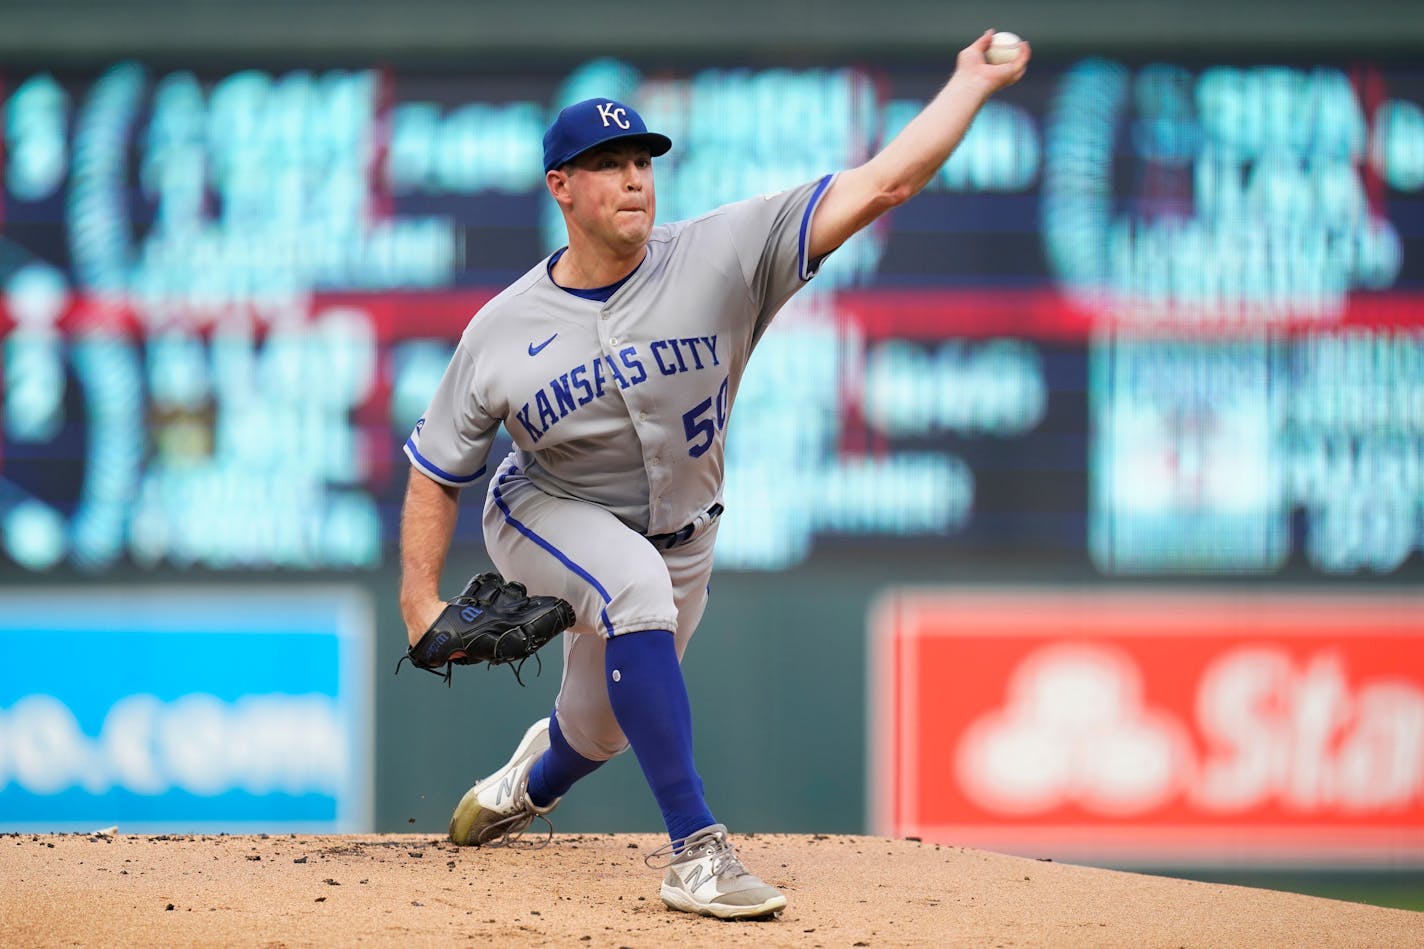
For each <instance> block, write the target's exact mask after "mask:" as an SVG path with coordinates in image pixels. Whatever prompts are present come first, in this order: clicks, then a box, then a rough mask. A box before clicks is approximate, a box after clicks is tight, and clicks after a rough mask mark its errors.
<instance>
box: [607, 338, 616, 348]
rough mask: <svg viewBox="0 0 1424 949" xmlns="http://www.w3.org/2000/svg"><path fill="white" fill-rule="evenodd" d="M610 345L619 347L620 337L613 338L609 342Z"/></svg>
mask: <svg viewBox="0 0 1424 949" xmlns="http://www.w3.org/2000/svg"><path fill="white" fill-rule="evenodd" d="M608 345H610V346H617V345H618V337H617V336H614V337H611V338H610V339H609V340H608Z"/></svg>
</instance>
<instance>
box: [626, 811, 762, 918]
mask: <svg viewBox="0 0 1424 949" xmlns="http://www.w3.org/2000/svg"><path fill="white" fill-rule="evenodd" d="M679 843H681V844H682V845H683V850H682V853H680V854H678V855H677V856H675V857H673V858H672V862H671V863H668V864H667V865H666V866H667V876H665V877H663V885H662V894H661V895H662V898H663V902H664V903H666V904H667V905H668V906H670V907H672V908H673V909H677V910H682V911H683V912H684V913H700V914H701V915H703V916H716V917H717V918H718V919H754V918H756V917H758V916H770V915H772V914H773V913H777V912H779V911H781V910H783V909H785V908H786V897H785V896H784V895H782V893H781V891H780V890H778V889H777V888H776V887H774V886H768V885H767V884H766V883H763V882H762V881H761V879H760V878H758V877H755V876H753V875H752V874H750V873H748V872H747V868H746V867H744V866H742V861H741V860H739V859H737V854H736V851H735V850H733V849H732V845H731V843H730V842H729V841H728V840H727V828H726V827H725V826H723V825H722V824H713V825H712V826H711V827H704V828H703V829H702V830H699V831H698V832H697V833H695V834H692V835H691V836H689V837H687V838H686V839H685V840H682V841H679ZM674 846H675V845H674V844H668V845H667V846H666V847H663V848H662V849H661V850H658V851H655V852H654V853H653V854H651V855H650V856H649V857H648V860H647V862H648V864H649V866H656V865H657V864H655V863H654V862H653V859H654V858H655V857H658V856H663V855H667V854H670V853H671V851H672V850H673V848H674Z"/></svg>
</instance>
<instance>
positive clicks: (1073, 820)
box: [869, 588, 1424, 866]
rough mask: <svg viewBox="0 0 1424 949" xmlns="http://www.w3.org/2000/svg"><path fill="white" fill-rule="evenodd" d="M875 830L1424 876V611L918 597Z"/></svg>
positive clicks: (895, 652)
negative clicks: (1409, 870)
mask: <svg viewBox="0 0 1424 949" xmlns="http://www.w3.org/2000/svg"><path fill="white" fill-rule="evenodd" d="M872 635H873V645H872V648H871V655H872V656H873V657H875V658H876V659H877V660H878V665H877V668H876V670H875V675H874V680H873V682H872V684H871V689H870V692H869V694H870V702H871V714H872V719H873V721H874V725H873V727H872V729H871V730H870V736H871V738H870V741H871V745H872V748H871V753H870V759H869V760H870V797H871V800H872V802H873V803H872V814H871V825H872V827H874V828H875V830H876V831H877V832H879V833H885V834H889V835H893V836H896V837H904V836H912V837H920V838H922V839H925V840H934V841H937V842H942V843H947V844H956V845H961V846H971V847H979V848H987V849H992V850H1000V851H1006V852H1014V853H1020V854H1023V855H1026V856H1035V857H1051V858H1055V859H1057V858H1064V857H1067V858H1073V859H1082V860H1114V861H1127V862H1139V863H1140V862H1161V861H1179V862H1187V863H1197V864H1201V863H1240V862H1255V863H1262V864H1270V863H1283V864H1289V863H1295V862H1324V863H1329V864H1332V865H1340V864H1355V865H1372V866H1393V865H1398V864H1409V865H1417V864H1421V863H1424V599H1421V598H1420V597H1418V596H1414V595H1400V596H1395V597H1388V596H1380V595H1378V594H1375V595H1372V596H1370V597H1363V596H1356V595H1350V594H1345V593H1341V594H1328V595H1313V594H1312V595H1304V594H1297V595H1294V596H1291V597H1289V598H1287V597H1283V596H1280V595H1262V594H1260V593H1249V594H1243V593H1240V592H1222V591H1219V590H1217V591H1211V592H1208V593H1199V592H1190V593H1185V592H1180V591H1173V592H1111V593H1105V592H1101V591H1097V592H1086V591H1078V592H1051V591H1035V592H1025V591H1024V590H1021V589H1010V588H1004V589H1002V590H998V591H975V592H968V593H962V594H961V593H948V592H943V593H941V592H927V591H926V592H922V591H902V592H899V593H896V594H894V595H891V596H889V597H887V598H886V599H884V600H883V601H882V602H881V603H880V605H879V607H878V610H877V612H876V614H875V616H874V619H873V634H872Z"/></svg>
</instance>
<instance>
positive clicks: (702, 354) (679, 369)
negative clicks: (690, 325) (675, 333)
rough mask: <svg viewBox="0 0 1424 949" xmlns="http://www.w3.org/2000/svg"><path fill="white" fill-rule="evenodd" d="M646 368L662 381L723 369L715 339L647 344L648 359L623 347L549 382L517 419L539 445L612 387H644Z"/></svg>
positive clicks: (689, 337)
mask: <svg viewBox="0 0 1424 949" xmlns="http://www.w3.org/2000/svg"><path fill="white" fill-rule="evenodd" d="M645 362H650V363H651V364H652V366H653V368H654V369H655V371H656V372H657V374H658V375H660V376H675V375H678V374H679V373H684V372H696V371H697V370H699V369H710V368H712V367H714V366H720V365H722V360H721V358H720V357H719V356H718V355H717V336H716V334H713V335H712V336H684V337H682V338H679V339H655V340H653V341H652V342H651V343H649V344H648V346H647V353H646V355H644V353H642V352H640V351H639V348H638V347H637V346H624V347H623V348H622V349H620V350H618V355H617V356H616V357H614V356H610V355H602V356H599V357H598V358H597V359H594V360H592V361H591V362H586V363H583V364H582V365H578V366H575V367H573V368H572V369H570V370H569V371H568V372H565V373H562V374H560V375H559V376H558V377H557V378H554V379H550V380H549V381H548V383H546V384H545V385H544V386H543V387H542V388H540V389H539V391H537V392H535V393H534V398H533V399H532V400H530V401H528V402H525V403H524V405H523V407H522V408H520V409H519V410H517V411H516V412H515V413H514V417H515V419H517V420H518V422H519V424H520V425H521V426H522V427H523V428H524V430H525V431H526V432H528V433H529V437H530V438H531V439H533V440H534V441H535V442H538V441H539V440H540V439H541V438H543V437H544V435H545V433H547V432H548V431H549V429H551V428H553V427H554V426H555V425H557V424H558V423H559V422H560V421H562V420H563V419H564V418H567V417H568V416H569V414H571V413H573V412H576V411H578V409H580V408H581V407H583V406H585V405H588V404H589V403H590V402H592V401H593V400H594V399H598V398H602V397H603V394H604V393H605V392H607V391H608V388H609V386H611V385H616V386H618V388H620V389H631V388H632V387H633V386H636V385H641V384H642V383H644V382H646V381H647V380H648V378H649V376H650V373H649V372H648V368H647V366H646V365H645Z"/></svg>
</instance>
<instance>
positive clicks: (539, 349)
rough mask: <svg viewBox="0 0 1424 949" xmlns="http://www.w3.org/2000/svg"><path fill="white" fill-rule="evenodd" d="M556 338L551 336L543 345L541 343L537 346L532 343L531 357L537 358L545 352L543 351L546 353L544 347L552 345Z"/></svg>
mask: <svg viewBox="0 0 1424 949" xmlns="http://www.w3.org/2000/svg"><path fill="white" fill-rule="evenodd" d="M558 335H559V334H558V333H555V334H554V336H558ZM554 336H550V337H549V338H548V339H546V340H544V341H543V342H542V343H540V344H539V345H538V346H535V345H534V344H533V343H530V344H529V355H531V356H537V355H539V354H540V353H541V352H543V351H544V347H545V346H547V345H549V344H550V343H552V342H553V341H554Z"/></svg>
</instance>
